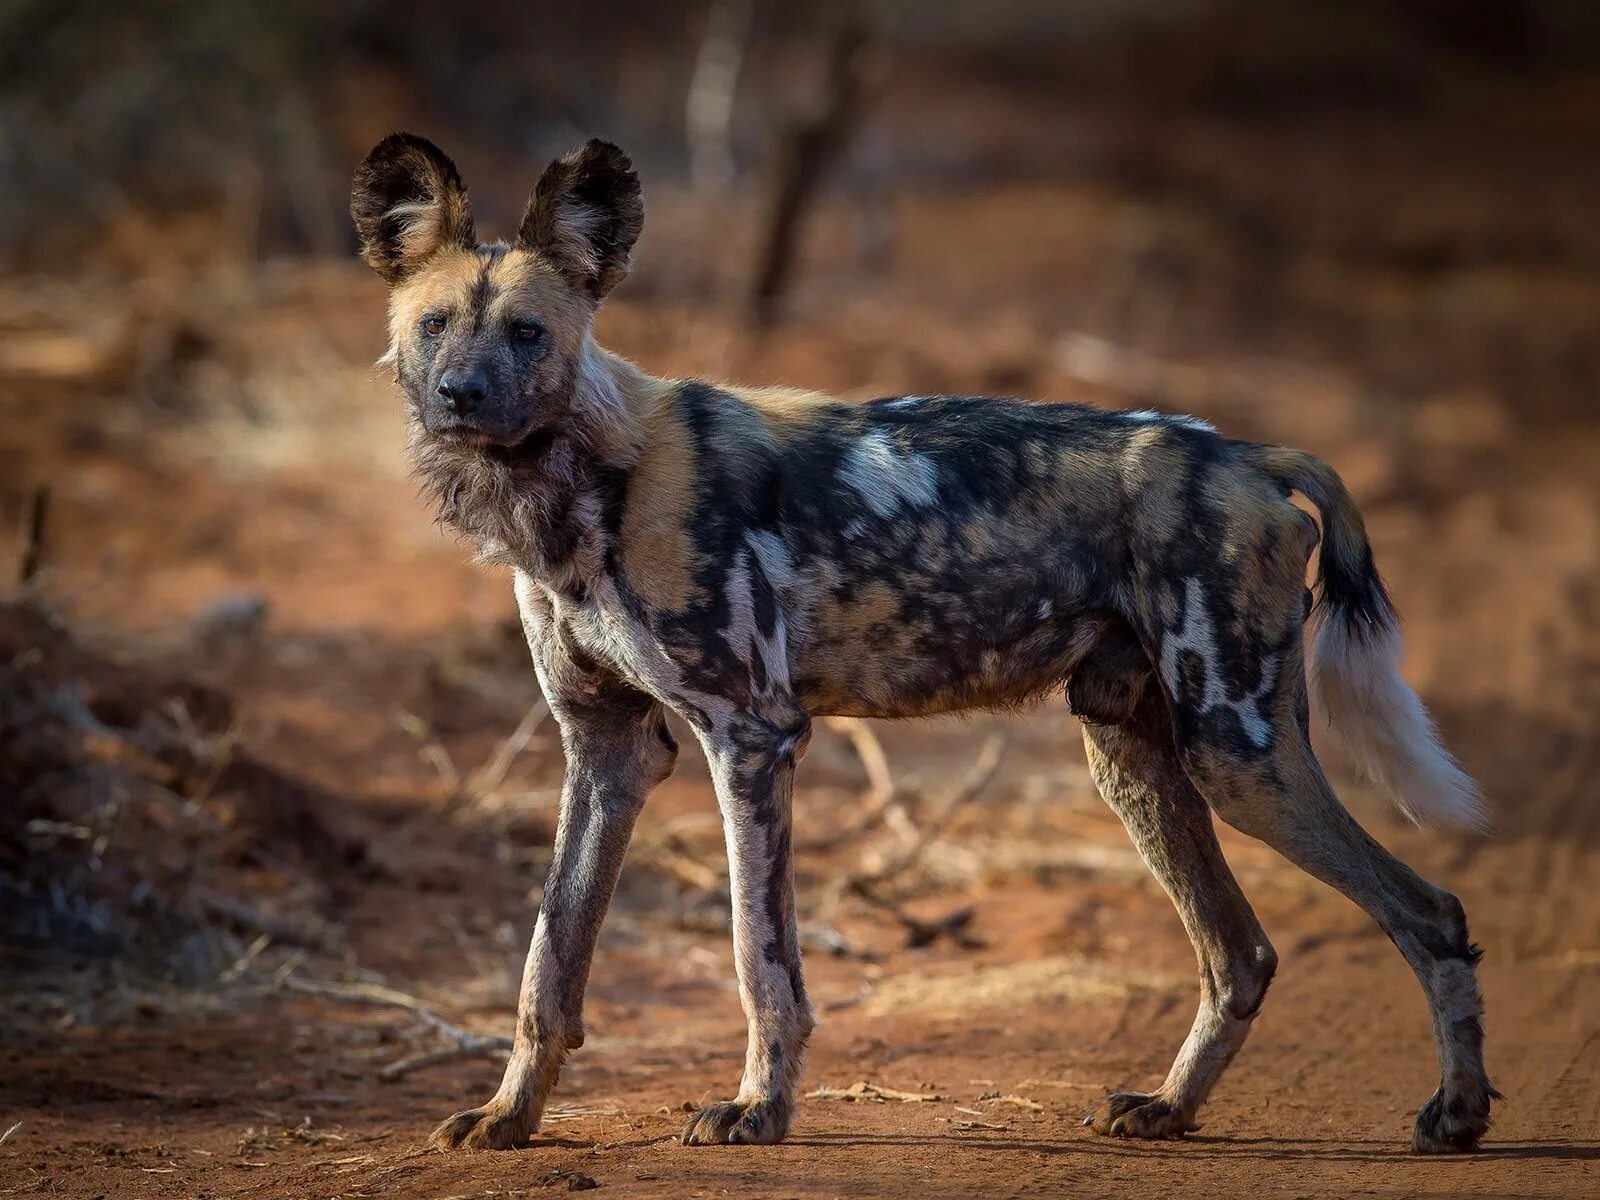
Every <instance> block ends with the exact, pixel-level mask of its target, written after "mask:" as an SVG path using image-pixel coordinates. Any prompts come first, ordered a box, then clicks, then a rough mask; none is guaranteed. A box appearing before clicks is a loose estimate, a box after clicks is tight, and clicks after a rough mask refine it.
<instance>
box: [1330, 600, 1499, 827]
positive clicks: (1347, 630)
mask: <svg viewBox="0 0 1600 1200" xmlns="http://www.w3.org/2000/svg"><path fill="white" fill-rule="evenodd" d="M1311 685H1312V692H1313V694H1314V695H1315V697H1316V700H1317V703H1318V705H1319V707H1321V709H1322V711H1323V712H1324V713H1326V714H1327V716H1328V722H1329V724H1331V725H1332V726H1333V728H1334V729H1335V730H1336V731H1337V732H1338V733H1339V735H1340V737H1341V738H1343V740H1344V743H1345V745H1346V747H1347V748H1348V749H1349V751H1350V755H1351V757H1352V758H1354V759H1355V761H1356V765H1357V766H1358V767H1360V769H1361V771H1362V773H1363V774H1365V775H1366V776H1367V778H1369V779H1371V780H1372V781H1373V782H1374V783H1376V784H1378V785H1379V786H1381V787H1382V788H1383V789H1384V790H1385V791H1386V792H1388V794H1389V798H1390V799H1391V800H1392V801H1394V805H1395V807H1396V808H1398V809H1399V810H1400V811H1401V812H1402V813H1403V814H1405V816H1406V817H1407V818H1409V819H1410V820H1411V821H1414V822H1415V823H1416V824H1418V825H1428V824H1432V823H1434V822H1439V823H1442V824H1446V825H1456V826H1460V827H1463V828H1468V829H1482V828H1484V827H1485V826H1486V825H1487V824H1488V814H1487V812H1486V811H1485V805H1484V799H1483V793H1482V792H1480V791H1479V790H1478V785H1477V784H1476V783H1474V782H1473V781H1472V779H1471V778H1470V777H1469V776H1468V775H1467V773H1466V772H1465V771H1463V770H1462V769H1461V766H1460V764H1459V763H1457V762H1456V760H1455V759H1454V758H1452V757H1451V756H1450V752H1449V751H1448V750H1446V749H1445V748H1444V747H1443V746H1442V745H1440V744H1439V737H1438V734H1437V733H1436V732H1435V731H1434V728H1433V721H1432V720H1431V719H1430V718H1429V716H1428V712H1427V709H1425V708H1423V706H1422V701H1421V700H1420V699H1419V698H1418V697H1417V694H1416V692H1414V691H1412V690H1411V688H1410V686H1409V685H1408V684H1407V683H1406V681H1405V680H1404V679H1403V678H1401V676H1400V631H1399V630H1398V629H1396V628H1395V627H1394V626H1393V625H1386V626H1384V627H1382V628H1379V629H1374V630H1371V631H1367V632H1361V631H1357V630H1356V629H1354V628H1353V627H1352V626H1351V624H1350V623H1349V622H1348V621H1346V620H1343V619H1341V618H1340V616H1339V614H1338V613H1334V614H1332V615H1331V617H1329V618H1328V619H1326V620H1324V621H1323V623H1322V626H1321V628H1319V629H1318V630H1317V634H1316V638H1315V641H1314V642H1313V649H1312V655H1311Z"/></svg>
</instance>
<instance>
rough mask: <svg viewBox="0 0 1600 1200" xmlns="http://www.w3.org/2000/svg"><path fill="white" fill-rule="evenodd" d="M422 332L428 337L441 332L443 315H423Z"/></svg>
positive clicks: (436, 335)
mask: <svg viewBox="0 0 1600 1200" xmlns="http://www.w3.org/2000/svg"><path fill="white" fill-rule="evenodd" d="M422 332H423V333H425V334H427V335H428V336H429V337H438V336H439V335H440V334H441V333H443V332H444V318H443V317H423V318H422Z"/></svg>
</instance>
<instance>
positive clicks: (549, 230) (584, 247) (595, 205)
mask: <svg viewBox="0 0 1600 1200" xmlns="http://www.w3.org/2000/svg"><path fill="white" fill-rule="evenodd" d="M643 228H644V201H643V200H642V199H640V196H639V176H638V175H637V174H635V172H634V169H633V163H632V162H631V161H630V160H629V158H628V156H627V155H626V154H624V153H623V152H622V151H621V150H620V149H619V148H618V147H616V146H613V145H612V144H611V143H610V142H602V141H600V140H599V139H598V138H595V139H592V140H591V141H590V142H589V143H588V144H587V145H585V146H584V147H583V148H582V149H581V150H576V151H574V152H573V153H571V154H569V155H567V156H566V157H565V158H558V159H556V160H555V161H554V162H553V163H551V164H550V165H549V166H548V167H546V168H545V171H544V174H543V175H541V176H540V177H539V182H538V183H537V184H535V185H534V188H533V195H532V196H531V197H529V199H528V209H527V211H526V212H525V213H524V214H523V216H522V226H521V228H519V229H518V231H517V245H518V246H520V247H522V248H523V249H524V250H532V251H535V252H536V253H538V254H540V255H541V256H543V257H544V258H545V260H546V261H548V262H549V263H550V265H551V266H553V267H555V269H556V270H557V271H559V272H561V274H562V276H563V277H564V278H565V279H566V280H567V282H568V283H570V284H572V286H573V287H575V288H580V289H582V290H583V291H585V292H587V293H589V295H591V296H592V297H594V298H595V299H596V300H599V299H600V298H601V297H603V296H604V295H605V294H606V293H607V292H609V291H610V290H611V289H612V288H614V287H616V286H617V284H618V283H620V282H622V277H623V276H624V275H626V274H627V273H628V256H629V254H630V253H631V252H632V251H633V244H634V242H636V241H638V239H639V231H640V230H641V229H643Z"/></svg>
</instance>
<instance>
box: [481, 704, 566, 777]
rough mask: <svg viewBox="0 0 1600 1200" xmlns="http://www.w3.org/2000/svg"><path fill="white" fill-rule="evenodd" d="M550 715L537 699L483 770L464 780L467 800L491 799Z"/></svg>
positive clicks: (495, 750)
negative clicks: (488, 797)
mask: <svg viewBox="0 0 1600 1200" xmlns="http://www.w3.org/2000/svg"><path fill="white" fill-rule="evenodd" d="M549 715H550V705H549V704H548V703H547V702H546V701H545V700H544V699H543V698H542V697H541V698H540V699H539V700H537V701H536V702H535V703H534V705H533V707H532V708H530V709H529V710H528V711H527V712H526V713H524V714H523V716H522V720H521V721H519V722H518V723H517V727H516V728H515V729H514V730H512V731H511V734H510V736H509V737H507V738H506V739H505V740H504V741H502V742H501V743H500V744H499V745H498V746H496V747H495V748H494V753H493V754H491V755H489V757H488V759H487V760H486V761H485V762H484V764H483V766H481V767H479V768H478V769H477V770H476V771H474V772H472V774H471V775H469V776H467V781H466V784H465V790H466V792H467V794H468V795H469V796H473V797H476V798H478V799H483V798H485V797H487V796H490V795H492V794H493V793H494V792H495V791H496V790H498V789H499V787H500V785H501V784H502V783H504V782H505V781H506V773H507V772H508V771H510V770H511V765H512V764H513V763H514V762H516V761H517V756H518V755H520V754H521V753H522V752H523V751H524V750H526V749H527V748H528V743H529V742H531V741H532V740H533V735H534V734H535V733H537V732H538V730H539V726H541V725H543V724H544V720H545V718H546V717H548V716H549Z"/></svg>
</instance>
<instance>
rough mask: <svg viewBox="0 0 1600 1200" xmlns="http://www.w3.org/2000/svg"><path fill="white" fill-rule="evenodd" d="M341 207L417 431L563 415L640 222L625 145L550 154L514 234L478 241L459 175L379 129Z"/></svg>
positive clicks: (468, 437) (434, 152)
mask: <svg viewBox="0 0 1600 1200" xmlns="http://www.w3.org/2000/svg"><path fill="white" fill-rule="evenodd" d="M350 214H351V216H352V217H354V219H355V224H356V231H357V232H358V233H359V234H360V236H361V246H362V256H363V257H364V258H365V259H366V260H367V262H368V263H369V264H371V266H372V269H373V270H375V271H377V273H378V274H379V275H381V276H382V277H383V279H384V280H385V281H386V282H387V283H388V284H389V352H388V355H387V356H386V360H387V361H389V362H390V363H391V364H392V365H393V366H394V369H395V373H396V375H397V377H398V379H399V381H400V385H401V387H402V388H403V389H404V390H405V393H406V396H407V398H408V400H409V402H410V404H411V406H412V410H413V414H414V415H415V417H416V419H417V421H418V423H419V424H420V426H421V429H422V431H423V436H425V437H429V438H435V439H440V440H442V441H446V442H450V443H457V444H460V445H463V446H481V447H489V446H513V445H516V444H518V443H520V442H522V441H523V440H524V439H526V438H527V437H528V436H529V435H531V434H533V433H534V432H536V431H539V430H545V429H549V428H552V427H554V426H556V425H558V424H559V423H561V422H562V421H563V419H564V418H567V417H570V416H571V407H572V405H573V402H574V399H573V397H574V391H575V389H576V387H577V383H578V378H579V374H580V371H581V369H582V365H583V356H584V354H585V349H586V345H587V342H588V338H589V328H590V325H591V323H592V322H593V320H594V314H595V311H596V309H597V308H598V307H599V305H600V301H601V300H602V299H603V298H604V297H605V295H606V293H607V292H609V291H610V290H611V289H612V288H613V287H615V286H616V285H617V283H618V282H620V281H621V279H622V277H623V276H624V275H626V274H627V271H628V256H629V254H630V252H631V251H632V249H633V244H634V242H635V241H636V240H637V239H638V237H639V231H640V229H641V228H642V227H643V225H644V205H643V203H642V201H641V200H640V196H639V177H638V176H637V175H636V174H635V173H634V170H633V164H632V163H631V162H629V160H628V156H627V155H626V154H624V153H623V152H622V151H621V150H619V149H618V148H617V147H616V146H613V145H612V144H611V143H609V142H602V141H598V140H596V141H591V142H589V143H588V144H587V145H585V146H584V147H583V148H582V149H580V150H577V151H575V152H573V153H572V154H569V155H567V157H565V158H560V159H557V160H556V161H554V162H552V163H551V164H550V165H549V166H548V167H547V168H546V169H545V172H544V174H543V175H541V176H540V178H539V182H538V183H537V184H536V185H535V186H534V189H533V195H532V196H531V197H530V198H529V200H528V207H527V211H526V212H525V213H524V214H523V217H522V223H521V225H520V227H519V228H518V230H517V238H516V241H515V243H514V244H509V245H508V244H507V243H504V242H494V243H488V244H482V243H479V242H478V240H477V237H476V234H475V233H474V231H473V227H472V211H471V208H470V207H469V205H468V203H467V189H466V185H465V184H463V183H462V182H461V176H460V174H459V173H458V172H457V171H456V168H455V164H454V163H452V162H451V161H450V160H449V159H448V158H447V157H445V155H444V153H443V152H442V151H440V150H439V148H438V147H437V146H435V145H433V143H431V142H429V141H426V140H424V139H423V138H419V137H415V136H413V135H411V134H407V133H396V134H392V135H390V136H389V137H386V138H384V139H383V141H381V142H379V143H378V145H377V146H376V147H375V148H374V149H373V151H372V153H371V154H369V155H367V157H366V159H365V160H364V161H363V162H362V163H361V165H360V166H359V167H357V168H356V174H355V182H354V185H353V189H352V193H351V197H350Z"/></svg>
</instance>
